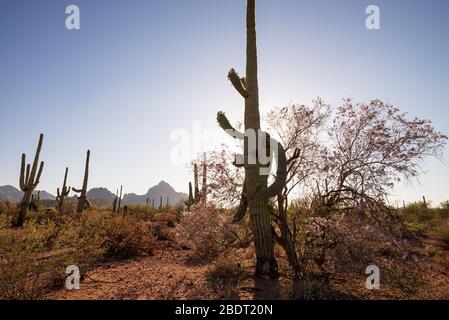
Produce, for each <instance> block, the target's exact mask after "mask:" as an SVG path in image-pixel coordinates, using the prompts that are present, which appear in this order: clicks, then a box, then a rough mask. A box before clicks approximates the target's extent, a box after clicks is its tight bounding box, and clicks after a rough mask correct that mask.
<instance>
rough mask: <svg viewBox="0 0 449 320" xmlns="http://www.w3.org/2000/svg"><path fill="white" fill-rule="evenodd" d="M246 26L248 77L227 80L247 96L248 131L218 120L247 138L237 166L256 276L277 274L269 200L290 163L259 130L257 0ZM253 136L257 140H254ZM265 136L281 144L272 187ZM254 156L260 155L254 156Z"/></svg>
mask: <svg viewBox="0 0 449 320" xmlns="http://www.w3.org/2000/svg"><path fill="white" fill-rule="evenodd" d="M246 28H247V31H246V32H247V34H246V36H247V46H246V78H240V77H239V76H238V74H237V73H236V72H235V70H234V69H231V71H229V74H228V79H229V80H230V81H231V83H232V85H233V86H234V88H235V89H236V90H237V92H238V93H239V94H240V95H241V96H242V97H243V98H244V99H245V117H244V124H245V134H243V133H241V132H238V131H237V130H235V129H234V128H233V127H232V125H231V124H230V123H229V121H228V119H227V118H226V116H225V115H224V113H222V112H219V113H218V114H217V121H218V123H219V125H220V126H221V127H222V128H223V129H224V130H226V132H227V133H228V134H230V135H231V136H232V137H234V138H236V139H242V140H244V154H243V163H241V164H239V163H237V161H236V165H237V166H239V167H240V166H242V165H243V166H244V168H245V188H244V189H245V192H246V193H245V194H244V195H243V196H244V197H245V201H244V202H243V205H244V206H245V208H244V212H246V205H245V203H247V205H248V207H249V213H250V218H251V227H252V231H253V235H254V244H255V247H256V256H257V263H256V275H257V276H267V275H269V276H271V277H275V276H277V262H276V259H275V257H274V243H273V235H272V226H271V217H270V213H269V208H268V200H269V198H270V197H274V196H276V195H277V194H278V193H279V192H281V191H282V189H283V187H284V186H285V183H286V172H287V168H286V167H287V163H286V159H285V151H284V149H283V147H282V146H281V145H280V144H279V143H278V142H277V141H275V140H274V139H271V138H270V137H269V135H268V134H266V133H264V132H262V131H261V130H260V114H259V89H258V78H257V46H256V1H255V0H247V14H246ZM252 137H254V138H255V139H251V138H252ZM263 139H265V142H267V143H266V147H265V149H268V147H273V146H277V147H278V156H277V158H278V159H277V160H278V163H277V174H276V180H275V182H274V183H273V184H272V185H270V186H269V187H268V186H267V179H268V175H267V174H262V172H263V171H261V169H262V170H263V169H266V167H268V166H269V164H268V165H267V164H266V163H262V161H261V158H260V154H261V151H267V150H258V147H257V146H258V145H259V141H260V142H261V144H262V145H263V143H262V142H263ZM254 140H255V141H254ZM268 141H269V142H270V143H269V144H268ZM265 154H266V153H265ZM255 155H257V156H256V157H255V159H254V156H255ZM239 210H241V208H239ZM242 217H243V216H242Z"/></svg>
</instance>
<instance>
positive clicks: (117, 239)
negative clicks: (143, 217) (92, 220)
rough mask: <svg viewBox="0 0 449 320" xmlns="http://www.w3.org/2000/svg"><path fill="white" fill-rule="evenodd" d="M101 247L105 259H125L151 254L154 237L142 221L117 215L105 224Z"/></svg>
mask: <svg viewBox="0 0 449 320" xmlns="http://www.w3.org/2000/svg"><path fill="white" fill-rule="evenodd" d="M104 231H105V232H104V236H105V239H104V241H103V247H104V249H105V254H106V256H107V257H114V258H120V259H126V258H130V257H133V256H137V255H140V254H152V253H153V249H154V237H153V235H152V234H151V233H150V231H149V230H148V227H147V225H146V224H145V222H143V221H139V220H137V219H136V218H134V217H129V216H126V215H118V216H114V217H113V218H111V219H109V220H108V221H107V222H106V223H105V229H104Z"/></svg>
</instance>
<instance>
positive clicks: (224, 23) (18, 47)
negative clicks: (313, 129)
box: [0, 0, 449, 203]
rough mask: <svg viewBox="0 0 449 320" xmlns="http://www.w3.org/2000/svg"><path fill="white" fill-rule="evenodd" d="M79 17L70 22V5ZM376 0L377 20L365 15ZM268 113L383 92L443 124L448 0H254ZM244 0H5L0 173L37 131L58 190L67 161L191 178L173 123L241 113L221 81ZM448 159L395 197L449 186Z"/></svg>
mask: <svg viewBox="0 0 449 320" xmlns="http://www.w3.org/2000/svg"><path fill="white" fill-rule="evenodd" d="M70 4H76V5H78V6H79V8H80V11H81V29H80V30H74V31H69V30H66V28H65V19H66V16H67V15H66V13H65V8H66V6H67V5H70ZM369 4H376V5H378V6H379V7H380V18H381V30H377V31H372V30H368V29H366V28H365V18H366V14H365V8H366V7H367V6H368V5H369ZM257 10H258V11H257V23H258V47H259V68H260V71H259V78H260V90H261V91H260V95H261V97H260V98H261V109H262V112H265V111H268V110H270V109H271V108H273V107H276V106H282V105H286V104H288V103H290V102H295V103H310V102H311V100H312V99H313V98H315V97H317V96H320V97H321V98H322V99H323V100H325V101H326V102H328V103H330V104H333V105H337V104H338V103H340V101H341V99H342V98H344V97H353V98H354V100H356V101H369V100H370V99H374V98H379V99H383V100H385V101H387V102H390V103H392V104H395V105H397V106H399V107H400V108H401V109H402V110H404V111H407V112H409V113H410V114H411V115H413V116H418V117H422V118H428V119H431V120H432V121H433V123H434V125H435V127H436V128H437V129H438V130H441V131H443V132H445V133H449V123H448V119H449V108H448V102H447V101H448V99H447V92H448V89H449V59H447V57H449V41H448V40H447V34H448V33H449V20H447V12H448V10H449V2H448V1H445V0H441V1H437V0H430V1H424V0H419V1H418V0H416V1H411V0H394V1H393V0H390V1H378V0H371V1H364V0H339V1H336V0H319V1H318V0H307V1H306V0H303V1H300V0H282V1H273V0H258V8H257ZM244 17H245V1H243V0H226V1H213V0H146V1H144V0H133V1H124V0H123V1H113V0H108V1H106V0H95V1H87V0H77V1H76V0H71V1H65V0H41V1H24V0H2V1H0V72H1V76H0V150H1V151H0V163H1V166H0V185H4V184H12V185H15V186H17V184H18V176H19V167H20V155H21V153H22V152H26V153H27V156H28V158H31V157H32V156H33V154H34V149H35V145H36V143H37V139H38V135H39V133H40V132H43V133H45V141H44V146H43V151H42V155H41V159H43V160H45V162H46V167H45V169H44V174H43V176H42V179H41V184H40V186H39V188H41V189H45V190H48V191H50V192H53V193H54V192H55V190H56V187H57V186H59V184H60V183H61V181H62V178H63V173H64V168H65V166H69V167H70V169H69V170H70V171H69V180H70V183H71V184H72V185H75V186H77V187H79V186H80V184H81V182H82V171H83V165H84V157H85V151H86V150H87V149H88V148H90V149H91V150H92V151H91V152H92V155H91V175H90V186H91V187H95V186H105V187H108V188H109V189H110V190H115V189H116V188H117V186H119V185H120V184H123V185H124V186H125V190H126V191H132V192H136V193H144V192H146V190H147V189H148V188H149V187H150V186H152V185H153V184H155V183H158V182H159V181H160V180H162V179H164V180H166V181H167V182H169V183H170V184H172V185H173V186H174V187H175V188H176V189H177V190H178V191H186V190H187V182H188V181H189V179H190V178H191V174H190V172H189V170H188V169H187V168H186V166H185V165H182V164H177V165H175V164H174V163H172V162H171V161H170V160H169V158H170V152H171V150H172V148H173V145H174V143H173V141H170V134H171V133H172V132H173V131H174V130H176V129H186V130H190V131H191V130H192V127H193V125H194V122H195V121H199V122H200V123H201V126H202V128H203V129H204V130H209V129H215V128H216V122H215V114H216V112H217V111H219V110H224V111H225V112H226V113H227V114H228V116H229V117H230V118H231V119H232V120H233V121H238V120H242V117H243V102H242V99H241V98H240V97H239V96H238V95H237V94H236V93H235V92H234V90H233V89H232V88H231V86H230V85H229V83H228V81H227V79H226V76H227V72H228V70H229V69H230V68H231V67H234V68H236V69H237V70H238V71H240V72H241V73H243V71H244V66H245V61H244V50H245V31H244V30H245V29H244V28H245V24H244ZM448 151H449V150H446V155H445V159H446V164H444V163H441V162H440V161H439V160H433V159H429V160H427V161H426V162H425V163H424V164H423V167H424V169H425V170H426V171H427V173H426V174H425V175H423V176H422V177H421V182H420V183H417V182H416V181H414V182H412V183H409V184H406V185H404V186H401V187H399V188H397V189H396V190H395V194H396V196H395V197H396V198H397V199H404V200H406V201H411V200H413V199H417V198H420V197H421V196H422V195H426V197H427V198H428V199H430V200H432V201H433V202H434V203H438V202H439V201H442V200H444V199H449V194H448V192H447V181H449V167H448V166H447V163H449V161H447V158H448V155H449V153H448Z"/></svg>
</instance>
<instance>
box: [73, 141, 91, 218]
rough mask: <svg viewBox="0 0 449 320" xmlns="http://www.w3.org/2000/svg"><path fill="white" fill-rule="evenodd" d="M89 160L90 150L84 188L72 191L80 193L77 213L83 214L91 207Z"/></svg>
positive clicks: (87, 157) (87, 156) (88, 156)
mask: <svg viewBox="0 0 449 320" xmlns="http://www.w3.org/2000/svg"><path fill="white" fill-rule="evenodd" d="M89 160H90V150H87V155H86V167H85V169H84V180H83V186H82V188H81V189H75V188H73V187H72V191H73V192H76V193H79V194H80V196H79V197H78V206H77V208H76V212H77V213H82V212H83V211H84V210H85V209H88V208H89V207H90V202H89V199H87V196H86V194H87V181H88V179H89Z"/></svg>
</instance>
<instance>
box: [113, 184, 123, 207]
mask: <svg viewBox="0 0 449 320" xmlns="http://www.w3.org/2000/svg"><path fill="white" fill-rule="evenodd" d="M122 192H123V185H122V186H120V194H119V193H118V189H117V193H116V194H115V197H114V201H113V202H112V212H114V213H116V212H117V213H120V210H121V206H122Z"/></svg>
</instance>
